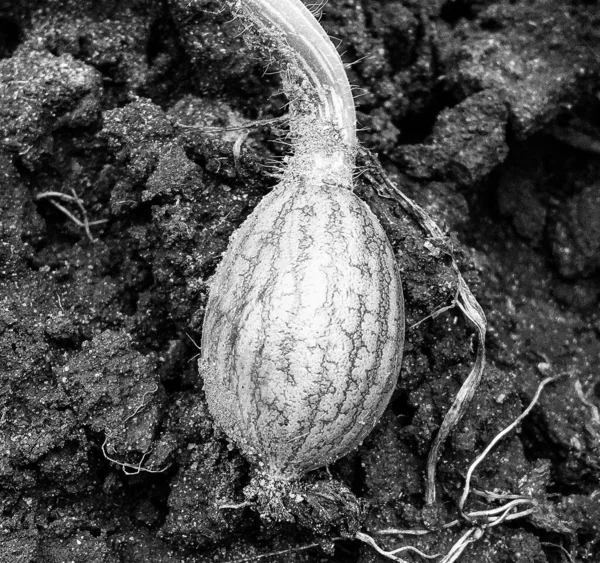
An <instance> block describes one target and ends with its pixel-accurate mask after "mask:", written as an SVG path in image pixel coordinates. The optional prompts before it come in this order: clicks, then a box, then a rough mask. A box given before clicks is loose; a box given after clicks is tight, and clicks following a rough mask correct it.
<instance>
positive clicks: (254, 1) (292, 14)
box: [226, 0, 357, 178]
mask: <svg viewBox="0 0 600 563" xmlns="http://www.w3.org/2000/svg"><path fill="white" fill-rule="evenodd" d="M226 3H227V4H228V5H229V7H230V8H231V10H232V11H233V12H234V13H235V14H237V15H239V16H240V17H241V18H242V19H243V20H244V21H246V22H249V23H250V25H251V26H252V27H253V29H254V31H255V32H256V35H257V36H258V38H259V41H260V43H261V44H262V45H263V46H264V47H266V49H267V50H268V51H269V52H270V54H272V55H273V56H274V58H276V59H277V61H278V62H279V63H280V65H281V69H282V74H283V89H284V92H285V94H286V96H287V98H288V100H289V102H290V120H291V126H290V130H291V136H292V139H293V145H294V149H295V156H296V157H297V160H298V161H299V162H300V161H302V160H303V161H304V165H303V168H305V169H310V168H313V169H314V170H315V171H316V175H317V176H318V175H319V174H325V172H324V171H326V170H329V171H330V172H329V174H328V175H329V176H331V177H338V178H339V177H340V176H341V177H344V178H345V177H346V176H348V177H351V172H352V167H353V164H354V151H355V148H356V143H357V141H356V113H355V110H354V98H353V96H352V91H351V88H350V83H349V82H348V78H347V76H346V71H345V69H344V64H343V62H342V59H341V57H340V55H339V54H338V52H337V51H336V49H335V47H334V46H333V44H332V43H331V40H330V39H329V37H328V36H327V34H326V33H325V31H324V30H323V28H322V27H321V25H320V24H319V22H318V21H317V20H316V19H315V17H314V16H313V15H312V14H311V13H310V11H309V10H308V9H307V8H306V6H304V4H302V2H301V1H300V0H226ZM292 173H293V167H292ZM326 175H327V174H325V176H326Z"/></svg>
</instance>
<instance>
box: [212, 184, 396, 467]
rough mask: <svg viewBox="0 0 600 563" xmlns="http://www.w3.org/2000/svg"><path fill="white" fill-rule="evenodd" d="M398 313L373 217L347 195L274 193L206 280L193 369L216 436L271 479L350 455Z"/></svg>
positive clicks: (379, 389) (390, 349)
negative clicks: (196, 368)
mask: <svg viewBox="0 0 600 563" xmlns="http://www.w3.org/2000/svg"><path fill="white" fill-rule="evenodd" d="M403 344H404V302H403V297H402V287H401V281H400V275H399V272H398V268H397V264H396V260H395V258H394V254H393V251H392V248H391V245H390V243H389V241H388V239H387V236H386V235H385V233H384V231H383V229H382V227H381V225H380V224H379V222H378V220H377V218H376V217H375V216H374V215H373V213H372V212H371V211H370V209H369V208H368V207H367V205H366V204H365V203H364V202H362V201H361V200H360V199H359V198H358V197H357V196H356V195H354V194H353V193H352V191H350V190H349V189H348V188H346V187H343V186H340V185H333V184H332V185H328V184H324V183H319V184H318V185H317V186H315V183H314V182H308V181H305V182H300V183H294V185H293V186H292V185H290V184H288V183H286V182H284V183H282V184H280V185H279V186H278V187H277V188H276V189H274V190H273V191H272V192H271V193H270V194H269V195H268V196H266V197H265V198H264V199H263V200H262V201H261V203H260V204H259V205H258V206H257V207H256V209H255V210H254V211H253V213H252V214H251V215H250V216H249V217H248V219H247V220H246V221H245V222H244V223H243V224H242V225H241V227H240V228H239V229H238V230H237V231H236V233H235V234H234V235H233V237H232V239H231V240H230V242H229V247H228V249H227V252H226V253H225V255H224V257H223V260H222V261H221V263H220V264H219V266H218V268H217V271H216V273H215V276H214V277H213V279H212V281H211V291H210V295H209V299H208V303H207V308H206V314H205V319H204V326H203V335H202V358H201V360H200V370H201V373H202V375H203V378H204V389H205V392H206V399H207V402H208V406H209V410H210V412H211V414H212V416H213V417H214V419H215V421H216V423H217V425H218V426H219V427H220V428H221V429H222V430H223V431H224V432H225V434H226V435H227V436H228V437H229V438H230V439H231V440H232V441H233V442H234V443H235V444H236V445H237V446H238V447H239V448H240V449H241V450H242V452H243V453H244V454H245V455H246V456H247V457H249V458H250V459H251V460H253V461H255V462H259V463H260V466H261V469H262V471H263V472H264V474H267V475H269V476H271V477H273V478H282V479H294V478H297V477H299V476H300V475H302V474H304V473H306V472H307V471H310V470H313V469H316V468H318V467H322V466H324V465H327V464H329V463H331V462H333V461H335V460H336V459H338V458H340V457H342V456H343V455H345V454H347V453H349V452H350V451H351V450H353V449H354V448H355V447H356V446H358V445H359V444H360V443H361V442H362V440H363V439H364V437H365V436H366V435H367V434H368V433H369V432H370V431H371V430H372V429H373V427H374V426H375V424H376V423H377V421H378V419H379V418H380V416H381V415H382V413H383V411H384V409H385V408H386V406H387V404H388V402H389V399H390V396H391V394H392V392H393V390H394V387H395V385H396V381H397V378H398V373H399V370H400V363H401V359H402V349H403Z"/></svg>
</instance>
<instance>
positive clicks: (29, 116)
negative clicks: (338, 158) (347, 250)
mask: <svg viewBox="0 0 600 563" xmlns="http://www.w3.org/2000/svg"><path fill="white" fill-rule="evenodd" d="M282 1H283V0H282ZM321 23H322V25H323V27H324V28H325V29H326V30H327V32H328V33H329V34H330V36H331V37H332V38H334V41H335V43H336V45H337V47H338V50H339V52H340V53H342V56H343V59H344V61H345V62H346V63H348V74H349V77H350V81H351V83H352V84H353V86H355V87H356V105H357V113H358V119H359V126H360V127H361V132H360V141H361V143H362V145H363V146H364V147H367V148H368V149H370V150H371V151H372V152H373V153H374V154H376V155H377V156H378V158H379V159H380V161H381V163H382V165H383V167H384V168H385V170H386V172H387V174H388V176H389V177H390V178H391V179H392V180H393V181H394V182H395V183H396V184H397V186H398V187H399V188H400V189H401V190H402V191H403V193H404V194H406V195H407V196H409V197H410V198H412V199H413V200H414V201H416V202H417V203H418V204H419V205H421V206H422V207H423V208H425V209H426V211H427V212H428V213H429V214H430V215H431V216H432V217H433V218H434V219H435V220H436V222H437V223H438V224H439V225H440V226H441V227H442V228H443V229H444V231H445V232H446V233H447V236H448V240H447V245H448V249H450V251H451V253H452V255H453V257H454V259H455V260H456V262H457V264H458V266H459V267H460V270H461V272H462V274H463V276H464V278H465V280H466V281H467V283H468V284H469V286H470V288H471V290H472V291H473V293H474V294H475V295H476V296H477V299H478V300H479V302H480V303H481V306H482V308H483V310H484V311H485V314H486V316H487V320H488V334H487V343H486V351H487V362H488V363H487V366H486V370H485V373H484V376H483V379H482V383H481V386H480V388H479V390H478V392H477V394H476V395H475V398H474V400H473V402H472V404H471V406H470V408H469V410H468V411H467V413H466V415H465V417H464V418H463V420H462V421H461V423H460V424H459V425H458V427H457V428H456V429H455V430H454V431H453V433H452V435H451V437H450V439H449V440H448V441H447V443H446V444H445V448H444V450H443V453H442V457H441V460H440V463H439V467H438V482H437V491H438V503H437V504H436V505H435V506H433V507H431V506H426V505H425V500H424V491H425V484H424V483H425V481H424V473H425V467H426V461H427V454H428V451H429V447H430V445H431V442H432V439H433V438H434V436H435V434H436V432H437V430H438V428H439V425H440V423H441V421H442V419H443V417H444V415H445V413H446V412H447V411H448V408H449V407H450V405H451V403H452V400H453V398H454V397H455V395H456V393H457V392H458V390H459V388H460V385H461V383H462V382H463V381H464V380H465V378H466V377H467V375H468V373H469V371H470V370H471V368H472V365H473V362H474V360H475V350H476V348H477V340H476V332H475V331H474V329H473V327H472V326H471V325H470V324H469V323H468V321H466V320H465V318H464V316H463V315H462V314H461V312H460V310H459V309H458V308H456V307H455V308H449V309H448V310H446V311H444V312H443V313H442V314H440V315H437V316H434V317H430V315H432V313H434V312H435V311H437V310H439V309H441V308H442V307H445V306H447V305H449V304H451V303H452V300H453V298H454V295H455V293H456V289H457V280H456V273H455V271H454V270H453V269H452V267H451V263H450V260H449V258H448V254H447V253H444V252H440V251H439V249H438V248H437V247H436V246H435V245H433V244H432V241H430V240H428V239H427V238H426V237H425V236H424V234H423V233H422V231H420V229H419V228H418V226H417V225H416V224H415V223H414V220H413V219H412V218H411V217H409V216H407V214H406V212H405V211H403V209H402V207H401V206H400V205H399V202H398V201H397V200H396V199H394V198H390V197H386V196H385V195H384V194H383V193H382V192H381V191H380V190H378V189H377V186H373V185H372V184H369V183H368V182H367V181H366V179H365V176H367V175H361V174H358V178H357V188H356V189H357V193H358V194H359V195H360V196H361V197H362V198H363V199H365V201H367V203H369V205H370V206H371V208H372V209H373V211H374V212H375V214H376V215H377V216H378V217H379V219H380V221H381V223H382V225H383V226H384V228H385V230H386V232H387V234H388V236H389V238H390V241H391V242H392V245H393V247H394V250H395V252H396V255H397V259H398V262H399V264H400V266H401V268H402V272H403V281H404V292H405V300H406V315H407V342H406V350H405V355H404V359H403V365H402V373H401V375H400V381H399V384H398V387H397V389H396V391H395V393H394V396H393V398H392V402H391V403H390V405H389V407H388V409H387V411H386V413H385V415H384V416H383V418H382V420H381V421H380V422H379V424H378V426H377V427H376V429H375V430H374V432H373V433H372V434H371V435H370V436H369V437H368V438H367V439H366V440H365V442H364V443H363V444H362V445H361V447H359V448H358V449H357V450H355V451H354V452H352V453H351V454H350V455H348V456H346V457H344V458H343V459H341V460H340V461H338V462H337V463H335V464H334V465H333V466H331V467H330V468H328V470H329V472H330V474H329V473H328V471H326V470H325V469H323V470H319V471H316V472H313V473H312V474H311V475H308V476H307V477H306V480H307V483H313V482H314V483H317V482H323V481H327V480H329V479H334V480H335V481H339V482H342V483H344V484H345V485H346V486H347V487H349V488H350V489H351V491H352V492H353V493H354V495H356V497H357V498H359V499H361V502H363V503H364V506H365V509H364V514H363V516H362V517H361V518H362V520H361V523H360V529H361V530H362V531H363V532H365V533H369V534H370V535H371V536H372V537H374V538H376V539H377V542H378V543H379V544H380V545H381V546H382V547H385V548H386V549H395V548H397V547H401V546H403V545H412V546H415V547H417V548H419V549H421V550H423V551H424V552H426V553H429V554H436V553H438V554H445V553H447V552H448V551H449V550H450V549H451V547H452V546H453V545H454V544H455V543H456V542H457V541H458V539H459V538H460V536H461V535H462V534H464V533H465V532H467V531H468V530H469V529H473V527H472V524H471V523H469V522H468V521H466V520H464V519H462V518H461V515H460V513H459V511H458V500H459V498H460V495H461V492H462V490H463V486H464V483H465V476H466V473H467V470H468V468H469V466H470V465H471V463H472V462H473V461H474V459H475V458H476V457H477V455H478V454H480V453H481V451H482V450H483V449H484V448H485V446H486V445H487V443H489V441H490V440H491V439H492V438H493V437H494V436H495V435H496V434H498V432H500V431H501V430H502V429H503V428H505V427H506V426H508V424H510V423H511V422H512V421H513V420H514V419H515V418H516V417H517V416H518V415H519V414H520V413H521V412H522V411H523V409H524V408H525V407H526V406H527V404H528V403H529V402H530V401H531V400H532V398H533V396H534V394H535V392H536V389H537V387H538V385H539V383H540V381H541V380H542V379H544V378H545V377H548V376H559V375H560V377H559V378H558V379H557V380H556V381H555V382H554V383H552V384H550V385H549V386H548V387H546V389H545V390H544V392H543V393H542V395H541V397H540V399H539V402H538V403H537V405H536V406H535V407H534V409H533V410H532V412H531V413H530V415H529V416H528V417H527V418H526V419H525V420H524V421H523V422H522V424H520V425H519V426H518V428H517V430H516V431H513V432H512V433H510V434H509V435H507V436H506V438H504V439H503V440H502V441H501V442H500V443H499V444H498V445H497V446H496V448H495V449H494V450H493V451H492V452H490V454H489V455H488V456H487V457H486V458H485V460H484V461H483V462H482V463H481V464H480V465H479V467H478V468H477V470H476V471H475V473H474V476H473V479H472V487H473V489H475V491H476V494H472V495H471V496H470V497H469V500H468V511H469V512H474V511H484V510H490V509H493V508H495V507H499V506H501V505H502V502H499V500H498V499H497V498H494V495H499V496H500V497H502V498H504V501H503V502H504V503H505V502H506V499H507V498H508V497H507V495H517V496H518V495H521V496H522V497H526V498H528V499H532V502H533V504H534V506H535V508H534V509H533V510H531V511H530V513H529V514H527V515H524V516H522V517H520V518H517V519H514V520H510V519H508V520H507V521H505V522H503V523H501V524H499V525H498V526H494V527H492V528H487V529H485V530H482V531H481V534H479V535H480V536H481V537H479V539H478V540H477V541H474V542H473V543H471V544H470V545H468V546H467V547H466V549H465V550H464V552H463V553H462V554H461V555H460V558H459V559H458V561H461V562H463V563H486V562H487V563H511V562H515V561H519V562H520V563H562V562H565V563H566V562H571V561H573V562H590V563H597V562H598V561H600V312H599V300H600V6H599V5H598V3H597V2H594V1H584V0H571V1H566V2H565V1H559V0H531V1H525V0H515V1H507V0H506V1H505V0H498V1H490V0H475V1H466V0H424V1H419V0H330V1H329V3H328V4H327V5H326V6H325V7H324V8H323V9H322V17H321ZM240 32H241V30H240V26H239V22H236V21H233V20H232V17H231V14H230V13H228V12H226V11H224V10H223V9H222V7H221V6H220V5H219V3H218V2H212V1H208V0H194V1H193V2H191V1H189V0H123V1H109V0H103V1H101V2H99V1H95V0H64V1H58V0H56V1H52V0H49V1H43V0H37V1H34V0H31V1H27V0H20V1H19V0H17V1H13V0H0V562H1V563H63V562H75V563H84V562H85V563H196V562H204V561H207V562H208V561H211V562H215V563H220V562H226V561H238V560H242V561H245V560H246V559H245V558H252V557H257V556H261V555H265V554H268V553H271V554H273V555H270V556H269V557H268V558H267V557H264V558H262V559H258V560H259V561H281V562H317V561H319V562H324V563H325V562H344V563H374V562H378V561H385V559H383V558H382V557H381V556H380V555H378V554H377V553H376V551H375V550H374V549H373V548H372V547H370V546H368V545H366V544H365V543H363V542H360V541H357V540H356V539H353V538H344V539H341V540H335V541H334V538H338V537H339V536H340V534H341V533H342V531H343V530H342V528H343V526H342V525H341V524H339V522H338V521H337V520H335V518H334V519H332V523H331V526H330V527H329V528H327V529H324V528H323V527H322V526H321V527H318V526H316V525H315V526H311V518H310V515H308V516H307V518H306V519H304V520H303V521H302V522H290V523H284V524H278V523H273V522H264V521H261V519H260V518H259V516H257V514H256V513H255V512H254V511H253V510H252V508H251V507H244V506H238V507H236V505H239V504H240V503H243V501H244V495H243V489H244V487H245V486H247V485H248V483H249V482H250V479H251V476H252V467H251V466H250V465H249V464H248V462H247V461H246V460H245V459H244V458H243V456H242V455H241V454H240V453H239V451H238V450H237V449H236V448H235V447H233V446H232V445H231V444H228V442H227V440H226V438H225V437H224V436H223V435H222V434H221V433H220V432H219V431H218V429H216V428H214V426H213V423H212V419H211V417H210V415H209V414H208V410H207V407H206V403H205V400H204V396H203V390H202V380H201V377H200V376H199V374H198V370H197V363H196V359H197V355H198V352H199V350H198V348H197V347H196V345H195V343H200V339H201V332H202V330H201V329H202V320H203V316H204V307H205V304H206V300H207V293H208V291H209V282H210V277H211V275H212V274H213V273H214V271H215V267H216V265H217V264H218V262H219V260H220V256H221V254H222V253H223V251H224V250H225V248H226V247H227V241H228V239H229V237H230V236H231V235H232V233H233V232H234V231H235V230H236V228H237V227H238V226H239V225H240V223H241V222H242V221H243V220H244V218H245V217H247V215H248V214H249V213H250V212H251V211H252V209H253V208H254V206H255V205H256V204H257V203H258V202H259V201H260V199H261V198H262V197H263V196H264V195H265V194H267V193H268V192H269V190H270V189H272V187H273V186H274V184H275V183H276V175H277V170H278V168H279V167H280V166H282V162H283V159H284V157H285V155H286V153H287V151H288V150H289V147H288V146H287V145H286V143H285V139H286V137H285V133H286V127H287V125H286V121H285V112H286V100H285V99H284V98H283V97H282V96H281V94H280V90H279V88H280V86H279V76H278V74H277V72H276V68H275V67H274V66H273V65H270V64H269V58H268V56H266V55H265V54H264V53H261V52H258V51H256V50H253V49H252V48H251V47H249V46H248V45H246V44H245V43H244V40H243V38H242V37H241V33H240ZM362 166H365V164H364V163H362ZM214 289H218V288H214ZM419 321H422V322H419ZM510 498H513V497H510ZM225 506H228V507H229V508H224V507H225ZM528 506H531V504H529V505H528ZM340 518H341V520H343V515H342V516H340ZM341 520H340V521H341ZM453 520H458V523H456V524H455V525H454V526H452V527H447V528H444V527H443V524H444V523H448V522H452V521H453ZM391 528H395V529H402V530H411V529H412V530H416V529H420V530H429V533H427V534H423V535H419V536H398V535H382V534H381V532H382V531H383V530H388V529H391ZM308 546H313V547H311V548H310V549H302V548H306V547H308ZM277 553H279V554H277ZM398 556H399V557H402V558H403V559H405V560H406V561H411V562H412V561H422V560H423V559H421V558H420V557H419V556H418V555H416V554H415V553H414V552H410V551H406V552H402V553H399V554H398ZM440 559H441V557H438V558H437V559H434V560H438V561H439V560H440Z"/></svg>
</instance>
